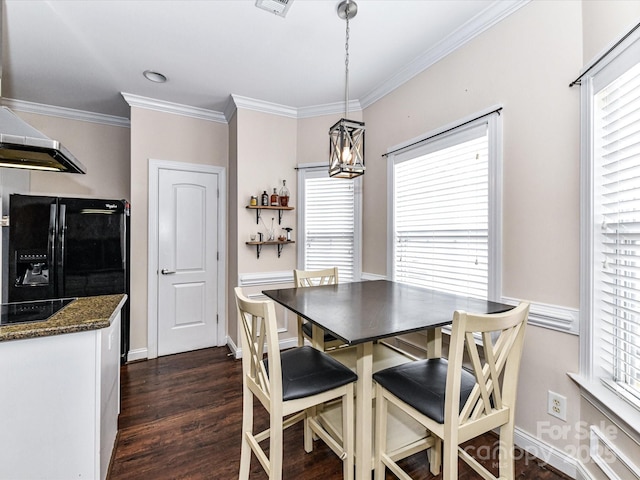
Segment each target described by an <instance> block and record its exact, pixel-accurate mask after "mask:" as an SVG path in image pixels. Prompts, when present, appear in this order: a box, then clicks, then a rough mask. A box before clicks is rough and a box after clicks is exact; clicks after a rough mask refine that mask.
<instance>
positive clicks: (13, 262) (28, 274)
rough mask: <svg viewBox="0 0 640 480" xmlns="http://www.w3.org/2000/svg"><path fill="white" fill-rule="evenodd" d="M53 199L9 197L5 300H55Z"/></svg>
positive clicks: (22, 196) (55, 217) (55, 209)
mask: <svg viewBox="0 0 640 480" xmlns="http://www.w3.org/2000/svg"><path fill="white" fill-rule="evenodd" d="M56 221H57V202H56V198H54V197H37V196H30V195H17V194H14V195H11V196H10V197H9V223H10V227H9V258H8V263H9V278H8V279H7V285H8V289H7V291H8V299H7V300H8V301H9V302H20V301H27V300H41V299H45V298H56V297H57V296H58V295H57V292H56V287H55V264H56V258H55V248H54V243H55V236H56V235H55V232H56V228H57V226H56Z"/></svg>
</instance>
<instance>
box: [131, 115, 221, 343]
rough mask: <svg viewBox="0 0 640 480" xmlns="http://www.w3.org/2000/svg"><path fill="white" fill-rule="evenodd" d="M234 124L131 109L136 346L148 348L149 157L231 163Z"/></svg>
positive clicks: (133, 332)
mask: <svg viewBox="0 0 640 480" xmlns="http://www.w3.org/2000/svg"><path fill="white" fill-rule="evenodd" d="M228 140H229V139H228V126H227V125H226V124H223V123H217V122H211V121H207V120H200V119H195V118H191V117H186V116H182V115H173V114H168V113H163V112H158V111H154V110H147V109H144V108H138V107H132V108H131V179H132V180H131V350H137V349H146V347H147V265H148V262H147V254H148V249H147V242H148V238H147V230H148V229H147V226H148V218H147V216H148V195H149V189H148V177H149V169H148V165H149V160H150V159H153V160H167V161H172V162H184V163H195V164H203V165H214V166H221V167H225V168H226V167H228V154H229V145H228Z"/></svg>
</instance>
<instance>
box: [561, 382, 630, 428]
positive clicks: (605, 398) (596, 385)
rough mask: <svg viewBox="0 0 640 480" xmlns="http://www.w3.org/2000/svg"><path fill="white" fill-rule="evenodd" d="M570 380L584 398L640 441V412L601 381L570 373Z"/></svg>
mask: <svg viewBox="0 0 640 480" xmlns="http://www.w3.org/2000/svg"><path fill="white" fill-rule="evenodd" d="M567 375H569V378H571V380H573V381H574V382H575V383H576V384H577V385H578V386H579V387H580V393H581V395H582V397H583V398H584V399H585V400H587V401H588V402H589V403H591V404H592V405H593V406H594V407H596V408H597V409H598V410H600V411H601V412H602V413H604V414H605V415H607V416H608V417H610V418H611V419H612V420H614V421H616V423H622V424H623V425H620V426H621V427H622V426H624V427H626V429H627V430H628V432H627V433H628V434H629V435H630V436H631V437H633V438H635V439H636V440H638V439H640V411H638V409H637V408H636V407H635V406H633V405H632V404H631V403H629V402H627V401H626V400H624V399H623V398H621V397H619V396H618V395H616V394H615V393H614V392H613V391H612V390H610V389H609V388H607V387H605V386H604V385H603V384H602V383H601V382H600V381H599V380H595V381H594V380H588V379H586V378H584V377H582V376H580V375H578V374H575V373H568V374H567Z"/></svg>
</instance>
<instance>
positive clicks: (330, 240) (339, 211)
mask: <svg viewBox="0 0 640 480" xmlns="http://www.w3.org/2000/svg"><path fill="white" fill-rule="evenodd" d="M360 182H361V179H360V178H354V179H344V178H330V177H329V173H328V171H327V165H322V166H317V167H316V166H311V165H305V166H301V167H300V169H299V170H298V195H299V197H300V198H299V201H298V226H299V229H300V232H299V236H298V267H299V268H301V269H304V270H320V269H323V268H328V267H334V266H336V267H338V270H339V279H340V282H350V281H356V280H359V279H360V273H361V271H360V258H361V255H360V252H361V245H360V231H361V220H360V219H361V213H360V205H361V202H360V197H361V193H360Z"/></svg>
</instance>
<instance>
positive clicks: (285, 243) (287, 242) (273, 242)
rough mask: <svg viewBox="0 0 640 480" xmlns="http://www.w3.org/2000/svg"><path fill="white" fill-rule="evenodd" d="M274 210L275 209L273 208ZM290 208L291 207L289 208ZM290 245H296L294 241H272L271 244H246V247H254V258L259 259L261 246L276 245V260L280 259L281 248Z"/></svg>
mask: <svg viewBox="0 0 640 480" xmlns="http://www.w3.org/2000/svg"><path fill="white" fill-rule="evenodd" d="M273 208H275V207H273ZM289 208H292V207H289ZM290 243H296V242H295V241H294V240H284V241H280V240H273V241H271V242H269V241H267V242H246V244H247V245H255V246H256V258H260V252H261V251H262V246H263V245H277V246H278V258H280V254H281V253H282V247H284V246H285V245H288V244H290Z"/></svg>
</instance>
